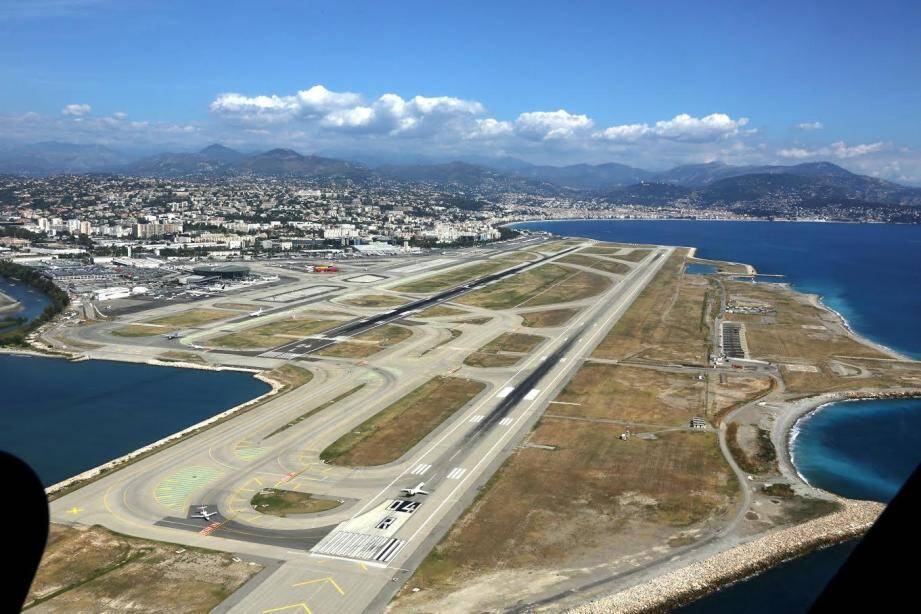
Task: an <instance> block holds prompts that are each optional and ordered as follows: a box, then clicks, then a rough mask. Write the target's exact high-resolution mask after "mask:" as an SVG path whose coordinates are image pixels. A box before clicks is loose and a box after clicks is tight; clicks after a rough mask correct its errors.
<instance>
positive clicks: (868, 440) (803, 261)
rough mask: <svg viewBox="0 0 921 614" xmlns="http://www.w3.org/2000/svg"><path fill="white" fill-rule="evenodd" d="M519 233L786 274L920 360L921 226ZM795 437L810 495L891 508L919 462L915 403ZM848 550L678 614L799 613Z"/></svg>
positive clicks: (880, 406) (687, 226)
mask: <svg viewBox="0 0 921 614" xmlns="http://www.w3.org/2000/svg"><path fill="white" fill-rule="evenodd" d="M519 226H520V227H522V228H526V229H531V230H546V231H549V232H554V233H557V234H560V235H567V236H580V237H589V238H593V239H599V240H603V241H617V242H629V243H654V244H662V245H686V246H695V247H697V248H698V250H697V256H698V257H700V258H712V259H715V260H729V261H735V262H743V263H746V264H751V265H754V266H755V268H756V269H757V270H758V272H759V273H774V274H782V275H784V276H785V277H784V278H783V281H787V282H790V283H792V284H793V285H794V287H795V288H796V289H798V290H800V291H804V292H812V293H816V294H820V295H821V296H822V300H823V302H824V303H825V304H826V305H828V306H829V307H831V308H832V309H834V310H836V311H837V312H839V313H840V314H842V315H843V316H844V317H845V318H846V319H847V320H848V322H849V324H850V326H851V328H853V329H854V330H855V331H857V332H858V333H860V334H861V335H864V336H865V337H867V338H868V339H870V340H872V341H876V342H878V343H881V344H883V345H885V346H887V347H890V348H892V349H894V350H896V351H898V352H901V353H903V354H905V355H908V356H911V357H913V358H916V359H917V358H921V266H919V263H921V226H897V225H883V224H832V223H784V222H710V221H690V220H667V221H666V220H662V221H639V220H623V221H621V220H610V221H599V220H592V221H579V220H573V221H559V222H537V223H527V224H521V225H519ZM692 272H696V273H705V272H706V269H699V268H695V269H694V270H693V271H692ZM794 433H795V437H794V440H793V446H792V453H793V458H794V461H795V464H796V467H797V470H798V471H799V472H800V474H801V475H803V477H804V478H806V480H808V481H809V482H810V483H811V484H813V485H815V486H818V487H820V488H823V489H826V490H829V491H831V492H834V493H837V494H840V495H844V496H846V497H852V498H857V499H872V500H876V501H883V502H885V501H889V500H890V499H891V498H892V497H893V496H894V495H895V493H896V492H897V491H898V489H899V487H900V486H901V485H902V483H903V482H904V481H905V480H906V479H907V478H908V476H909V475H910V474H911V472H912V470H913V469H914V468H915V466H916V465H917V464H918V462H919V461H921V400H917V399H910V400H885V401H880V400H877V401H853V402H847V403H834V404H830V405H828V406H826V407H824V408H823V409H821V410H820V411H818V412H815V413H813V414H811V415H809V416H808V417H806V418H804V419H802V420H800V421H799V423H798V424H797V426H796V428H795V430H794ZM853 547H854V544H853V543H846V544H840V545H838V546H834V547H831V548H826V549H823V550H819V551H816V552H813V553H811V554H808V555H806V556H804V557H801V558H799V559H796V560H793V561H790V562H788V563H784V564H782V565H779V566H777V567H775V568H773V569H771V570H769V571H767V572H765V573H763V574H760V575H758V576H755V577H754V578H751V579H749V580H746V581H744V582H739V583H737V584H734V585H732V586H730V587H727V588H725V589H723V590H721V591H719V592H717V593H715V594H713V595H711V596H709V597H706V598H704V599H701V600H699V601H697V602H695V603H693V604H691V605H689V606H686V607H684V608H682V612H693V613H696V612H707V613H710V612H716V613H724V612H725V613H729V612H749V613H755V614H758V613H761V612H765V613H767V612H805V611H806V610H807V609H808V608H809V605H810V604H811V603H812V601H813V600H814V599H815V598H816V597H817V596H818V594H819V592H820V591H821V589H822V587H824V585H825V584H826V583H827V582H828V580H829V579H830V578H831V577H832V576H833V575H834V574H835V572H837V570H838V569H839V568H840V566H841V565H842V563H843V562H844V560H845V559H846V558H847V556H848V554H849V553H850V551H851V550H852V549H853Z"/></svg>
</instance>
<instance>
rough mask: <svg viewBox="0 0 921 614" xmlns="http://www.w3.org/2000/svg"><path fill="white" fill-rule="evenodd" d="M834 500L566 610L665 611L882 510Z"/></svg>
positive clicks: (846, 533)
mask: <svg viewBox="0 0 921 614" xmlns="http://www.w3.org/2000/svg"><path fill="white" fill-rule="evenodd" d="M836 501H837V502H838V503H839V504H840V505H841V506H842V507H841V509H840V510H839V511H837V512H834V513H832V514H829V515H827V516H823V517H821V518H817V519H814V520H810V521H809V522H806V523H803V524H801V525H797V526H794V527H789V528H785V529H778V530H776V531H772V532H771V533H768V534H767V535H764V536H761V537H758V538H756V539H754V540H752V541H750V542H746V543H744V544H741V545H739V546H736V547H734V548H731V549H729V550H725V551H723V552H720V553H718V554H715V555H713V556H710V557H708V558H705V559H703V560H701V561H697V562H695V563H692V564H690V565H688V566H686V567H683V568H681V569H678V570H676V571H673V572H670V573H667V574H663V575H662V576H659V577H657V578H654V579H652V580H649V581H647V582H644V583H642V584H638V585H636V586H633V587H630V588H628V589H626V590H623V591H620V592H618V593H615V594H613V595H610V596H608V597H603V598H601V599H597V600H595V601H593V602H590V603H585V604H582V605H580V606H577V607H575V608H572V609H570V610H568V612H572V613H574V614H600V613H601V612H625V613H631V614H633V613H641V612H665V611H668V610H671V609H673V608H675V607H678V606H680V605H683V604H686V603H689V602H691V601H693V600H695V599H698V598H700V597H703V596H705V595H708V594H710V593H713V592H715V591H717V590H719V589H720V588H723V587H725V586H727V585H729V584H732V583H734V582H738V581H740V580H743V579H745V578H748V577H751V576H753V575H756V574H758V573H760V572H763V571H766V570H767V569H769V568H771V567H773V566H775V565H777V564H779V563H782V562H784V561H787V560H790V559H792V558H796V557H798V556H801V555H803V554H806V553H808V552H810V551H812V550H815V549H817V548H821V547H825V546H830V545H833V544H836V543H840V542H843V541H847V540H848V539H852V538H854V537H857V536H859V535H862V534H863V533H864V532H866V530H867V529H869V528H870V526H871V525H872V524H873V523H874V522H875V521H876V519H877V518H878V517H879V515H880V514H881V513H882V511H883V509H884V508H885V506H884V505H883V504H881V503H876V502H874V501H853V500H850V499H841V498H837V499H836Z"/></svg>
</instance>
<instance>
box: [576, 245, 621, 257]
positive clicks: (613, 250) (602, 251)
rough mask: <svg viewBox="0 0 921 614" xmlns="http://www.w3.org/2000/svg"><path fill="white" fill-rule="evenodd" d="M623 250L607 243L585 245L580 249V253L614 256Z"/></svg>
mask: <svg viewBox="0 0 921 614" xmlns="http://www.w3.org/2000/svg"><path fill="white" fill-rule="evenodd" d="M622 251H626V250H624V249H623V248H622V247H613V246H609V245H593V246H591V247H586V248H585V249H580V250H579V253H580V254H598V255H600V256H614V255H615V254H619V253H620V252H622Z"/></svg>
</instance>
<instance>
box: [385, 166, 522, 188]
mask: <svg viewBox="0 0 921 614" xmlns="http://www.w3.org/2000/svg"><path fill="white" fill-rule="evenodd" d="M374 170H375V172H376V173H377V174H379V175H381V176H384V177H387V178H390V179H397V180H400V181H418V182H420V183H436V184H461V185H466V186H473V185H481V184H485V183H490V182H494V181H497V180H504V179H507V178H508V175H507V174H506V173H505V172H503V171H498V170H496V169H492V168H487V167H485V166H479V165H477V164H469V163H467V162H456V161H455V162H447V163H445V164H403V165H393V164H388V165H383V166H379V167H377V168H376V169H374Z"/></svg>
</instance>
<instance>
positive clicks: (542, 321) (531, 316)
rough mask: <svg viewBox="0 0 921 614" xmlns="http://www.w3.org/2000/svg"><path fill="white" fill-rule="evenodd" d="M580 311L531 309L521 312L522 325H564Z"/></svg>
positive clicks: (536, 326)
mask: <svg viewBox="0 0 921 614" xmlns="http://www.w3.org/2000/svg"><path fill="white" fill-rule="evenodd" d="M577 313H579V310H578V309H574V308H568V309H548V310H546V311H529V312H527V313H523V314H521V325H522V326H527V327H528V328H552V327H555V326H562V325H563V324H565V323H566V322H569V320H571V319H572V317H573V316H574V315H576V314H577Z"/></svg>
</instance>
